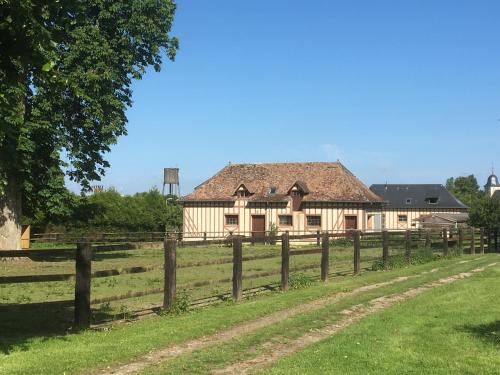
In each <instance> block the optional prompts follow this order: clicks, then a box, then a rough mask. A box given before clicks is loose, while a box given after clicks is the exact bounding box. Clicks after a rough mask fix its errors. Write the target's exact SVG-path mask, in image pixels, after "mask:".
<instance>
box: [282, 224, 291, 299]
mask: <svg viewBox="0 0 500 375" xmlns="http://www.w3.org/2000/svg"><path fill="white" fill-rule="evenodd" d="M289 272H290V239H289V237H288V232H285V233H283V234H282V235H281V290H282V291H284V292H286V291H287V290H288V275H289Z"/></svg>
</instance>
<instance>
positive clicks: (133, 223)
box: [25, 189, 182, 232]
mask: <svg viewBox="0 0 500 375" xmlns="http://www.w3.org/2000/svg"><path fill="white" fill-rule="evenodd" d="M65 200H66V203H67V205H65V206H60V207H59V209H58V210H57V211H55V212H49V213H45V212H42V211H37V213H36V215H35V216H34V217H33V218H27V220H25V221H26V222H30V223H31V224H33V225H34V226H35V228H36V229H37V230H38V231H43V230H44V229H46V228H49V229H50V228H51V227H53V226H57V227H58V228H57V230H62V231H77V232H80V231H90V232H103V231H112V232H114V231H119V232H120V231H121V232H135V231H144V232H148V231H164V230H165V229H167V230H178V229H180V227H181V226H182V207H181V206H180V204H179V201H178V199H177V197H174V196H171V197H168V199H167V200H166V199H165V197H163V196H162V194H161V192H160V191H159V190H158V189H151V190H150V191H148V192H144V193H136V194H134V195H129V196H122V195H121V194H120V193H118V192H117V191H116V190H114V189H110V190H107V191H104V192H100V193H95V194H92V195H90V196H88V197H82V196H78V195H76V194H73V193H70V192H68V191H66V192H65Z"/></svg>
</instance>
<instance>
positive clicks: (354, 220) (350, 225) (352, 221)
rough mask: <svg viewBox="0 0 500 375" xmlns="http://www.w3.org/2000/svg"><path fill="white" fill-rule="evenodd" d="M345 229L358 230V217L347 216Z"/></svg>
mask: <svg viewBox="0 0 500 375" xmlns="http://www.w3.org/2000/svg"><path fill="white" fill-rule="evenodd" d="M345 229H346V230H349V229H358V217H357V216H346V217H345Z"/></svg>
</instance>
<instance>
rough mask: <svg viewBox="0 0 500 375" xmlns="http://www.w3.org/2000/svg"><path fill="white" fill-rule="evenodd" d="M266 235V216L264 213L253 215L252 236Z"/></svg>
mask: <svg viewBox="0 0 500 375" xmlns="http://www.w3.org/2000/svg"><path fill="white" fill-rule="evenodd" d="M265 235H266V217H265V216H264V215H253V216H252V236H253V237H265Z"/></svg>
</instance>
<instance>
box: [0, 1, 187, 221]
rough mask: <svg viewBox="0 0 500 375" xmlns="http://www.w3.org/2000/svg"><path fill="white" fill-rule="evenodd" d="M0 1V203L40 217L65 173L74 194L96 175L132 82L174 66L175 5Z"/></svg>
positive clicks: (121, 120)
mask: <svg viewBox="0 0 500 375" xmlns="http://www.w3.org/2000/svg"><path fill="white" fill-rule="evenodd" d="M0 4H1V6H0V194H1V195H0V198H1V197H2V195H6V194H7V195H8V194H11V195H12V194H22V197H23V208H24V209H25V210H27V211H28V212H30V211H31V212H33V211H35V210H36V209H37V208H38V207H39V206H40V205H47V207H45V209H47V210H50V204H53V203H54V200H58V199H65V197H64V174H65V173H66V174H67V175H68V176H69V177H70V179H72V180H74V181H77V182H79V183H80V184H81V185H82V186H83V188H84V189H89V188H90V181H92V180H99V179H100V177H101V176H102V175H103V174H104V171H105V168H107V167H108V166H109V164H108V162H107V161H106V160H105V154H106V153H107V152H108V151H109V150H110V145H112V144H114V143H116V141H117V138H118V137H119V136H121V135H124V134H126V128H125V125H126V123H127V118H126V116H125V111H126V109H127V107H129V106H131V104H132V90H131V83H132V80H133V79H141V78H142V76H143V75H144V73H145V72H146V69H147V68H148V67H149V66H152V67H153V68H154V69H155V70H156V71H159V70H160V67H161V64H162V60H163V58H164V56H166V57H167V58H168V59H171V60H173V59H174V57H175V54H176V51H177V49H178V40H177V39H176V38H175V37H171V36H170V35H169V32H170V30H171V27H172V22H173V17H174V12H175V3H174V1H173V0H59V1H52V0H41V1H36V2H34V1H32V0H0ZM9 186H10V188H9ZM7 198H9V197H7ZM7 198H6V199H3V200H0V203H2V204H3V205H7V206H8V205H9V204H11V202H13V201H16V199H17V198H16V199H7ZM47 198H49V199H47ZM51 201H52V202H51ZM11 205H12V207H10V208H9V207H8V208H9V210H10V211H9V212H11V211H15V210H16V207H15V205H14V204H11ZM0 208H1V207H0ZM3 212H4V216H5V215H6V214H5V212H7V211H5V210H4V211H3ZM14 216H16V215H14Z"/></svg>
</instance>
